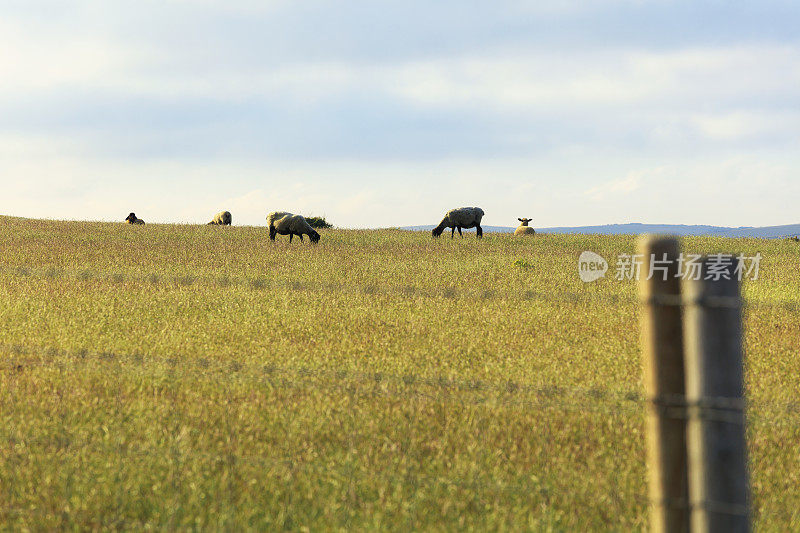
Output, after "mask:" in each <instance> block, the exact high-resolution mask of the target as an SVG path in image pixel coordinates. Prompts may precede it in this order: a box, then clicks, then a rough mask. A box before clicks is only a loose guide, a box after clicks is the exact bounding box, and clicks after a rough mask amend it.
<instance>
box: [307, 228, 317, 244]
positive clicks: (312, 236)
mask: <svg viewBox="0 0 800 533" xmlns="http://www.w3.org/2000/svg"><path fill="white" fill-rule="evenodd" d="M308 238H309V239H311V242H312V243H314V244H316V243H318V242H319V233H317V232H316V231H314V230H311V233H309V234H308Z"/></svg>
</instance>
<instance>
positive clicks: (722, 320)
mask: <svg viewBox="0 0 800 533" xmlns="http://www.w3.org/2000/svg"><path fill="white" fill-rule="evenodd" d="M728 259H729V261H730V264H728V265H725V266H724V268H723V269H722V270H723V277H720V278H719V279H714V278H715V277H718V276H719V273H720V270H721V269H720V257H719V256H716V257H715V256H711V257H705V258H703V259H702V262H701V269H700V272H701V275H700V276H699V278H700V279H696V280H689V281H687V283H686V287H685V288H686V296H687V301H686V304H687V306H686V309H685V325H686V329H685V335H686V393H687V402H688V406H689V419H688V424H687V428H686V431H687V444H688V461H689V463H688V464H689V495H690V505H691V527H692V530H693V531H696V532H726V533H736V532H740V531H749V529H750V511H749V509H750V508H749V500H750V498H749V482H748V478H747V465H746V461H747V455H746V454H747V450H746V445H745V425H744V399H743V368H742V363H743V361H742V316H741V297H740V295H739V281H738V279H737V274H736V258H735V257H734V256H728ZM725 277H728V278H729V279H724V278H725ZM705 278H710V279H705Z"/></svg>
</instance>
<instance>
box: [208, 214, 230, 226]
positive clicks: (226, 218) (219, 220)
mask: <svg viewBox="0 0 800 533" xmlns="http://www.w3.org/2000/svg"><path fill="white" fill-rule="evenodd" d="M232 221H233V217H232V216H231V212H230V211H220V212H219V213H217V214H216V215H214V218H213V219H212V220H211V222H209V223H208V225H209V226H230V225H231V222H232Z"/></svg>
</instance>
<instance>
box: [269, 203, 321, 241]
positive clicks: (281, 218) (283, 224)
mask: <svg viewBox="0 0 800 533" xmlns="http://www.w3.org/2000/svg"><path fill="white" fill-rule="evenodd" d="M267 224H269V239H270V240H271V241H274V240H275V235H288V236H289V242H292V237H293V236H295V235H297V236H298V237H300V240H301V241H302V240H303V235H308V238H309V240H311V242H312V243H314V244H315V243H317V242H319V233H317V232H316V231H315V230H314V228H312V227H311V226H310V225H309V224H308V222H306V219H305V218H303V216H302V215H294V214H292V213H287V212H286V211H273V212H272V213H270V214H269V215H267Z"/></svg>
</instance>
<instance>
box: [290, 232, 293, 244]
mask: <svg viewBox="0 0 800 533" xmlns="http://www.w3.org/2000/svg"><path fill="white" fill-rule="evenodd" d="M292 237H294V233H290V234H289V242H292Z"/></svg>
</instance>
